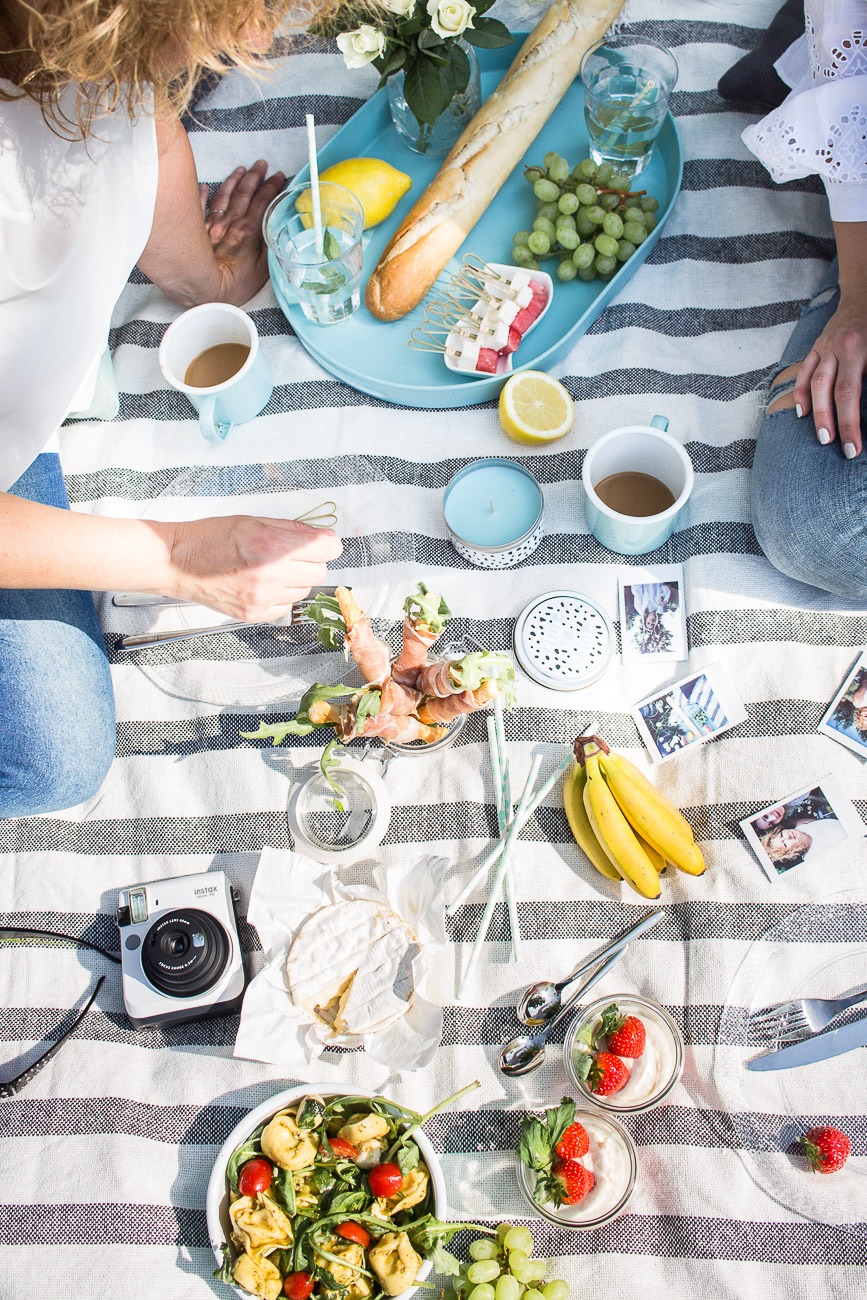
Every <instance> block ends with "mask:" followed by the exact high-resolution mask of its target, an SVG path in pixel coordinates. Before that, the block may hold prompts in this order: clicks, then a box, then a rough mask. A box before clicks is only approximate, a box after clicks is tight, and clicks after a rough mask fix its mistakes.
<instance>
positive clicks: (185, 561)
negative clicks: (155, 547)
mask: <svg viewBox="0 0 867 1300" xmlns="http://www.w3.org/2000/svg"><path fill="white" fill-rule="evenodd" d="M173 528H174V532H173V536H172V539H171V548H170V565H171V569H172V572H173V574H174V578H175V582H174V588H173V590H172V591H170V592H168V591H164V592H163V594H165V595H174V596H181V597H183V599H185V600H192V601H195V603H196V604H200V605H207V606H208V607H209V608H210V609H217V610H220V611H221V612H222V613H224V614H229V615H230V616H231V617H232V618H237V619H243V620H244V621H245V622H248V623H258V622H261V623H268V622H272V621H274V620H275V619H278V618H281V617H282V616H283V615H284V614H287V613H288V611H289V609H290V608H291V606H292V605H293V604H294V603H295V601H297V600H300V599H301V598H302V597H303V596H306V595H307V593H308V591H309V590H310V588H311V587H319V586H323V585H324V584H325V583H327V581H328V572H327V570H326V568H325V566H326V564H327V562H328V561H329V560H336V559H337V557H338V556H339V555H340V552H341V551H342V550H343V547H342V545H341V542H340V539H339V538H338V537H337V536H336V534H335V533H334V532H332V530H331V529H330V528H311V527H310V526H309V524H299V523H295V521H294V520H291V519H262V518H257V517H256V516H253V515H232V516H228V517H227V518H222V519H197V520H194V521H192V522H190V523H178V524H175V525H173Z"/></svg>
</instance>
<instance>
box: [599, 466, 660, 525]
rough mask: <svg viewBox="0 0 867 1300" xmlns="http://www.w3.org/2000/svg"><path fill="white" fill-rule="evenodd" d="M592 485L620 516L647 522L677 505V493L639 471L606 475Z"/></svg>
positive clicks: (602, 499)
mask: <svg viewBox="0 0 867 1300" xmlns="http://www.w3.org/2000/svg"><path fill="white" fill-rule="evenodd" d="M593 486H594V488H595V489H596V495H597V496H598V497H599V499H600V501H604V502H605V504H606V505H607V506H610V507H611V509H612V510H616V511H617V513H618V514H621V515H632V516H634V517H635V518H642V519H644V518H647V516H648V515H658V514H660V513H661V512H662V511H663V510H667V509H668V508H669V506H673V505H674V493H673V492H672V490H671V488H670V487H668V485H667V484H666V483H663V482H662V481H661V479H658V478H654V476H653V475H652V474H642V473H640V472H639V471H637V470H621V471H620V472H619V473H617V474H607V475H606V477H605V478H603V479H600V480H599V482H598V483H594V484H593Z"/></svg>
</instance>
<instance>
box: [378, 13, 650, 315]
mask: <svg viewBox="0 0 867 1300" xmlns="http://www.w3.org/2000/svg"><path fill="white" fill-rule="evenodd" d="M623 3H624V0H555V3H554V4H553V5H552V6H551V8H550V9H549V10H548V11H547V12H546V13H545V14H544V16H543V17H542V18H541V19H540V21H539V22H538V23H537V25H536V27H535V28H534V29H533V31H532V32H531V33H530V35H529V36H528V37H527V39H526V41H525V42H524V44H523V45H522V46H521V49H520V50H519V51H518V54H517V56H516V57H515V60H514V62H513V63H512V65H511V67H510V68H509V70H508V72H507V73H506V75H505V77H504V78H503V80H502V81H501V82H500V85H499V86H498V87H497V89H496V90H495V91H494V93H493V94H492V95H491V96H490V97H489V98H488V99H487V100H486V101H485V103H484V104H483V105H482V107H481V108H480V109H479V111H478V113H476V115H475V117H474V118H473V120H472V121H471V122H470V123H469V125H468V126H467V127H466V128H465V130H464V132H463V134H462V135H461V136H460V138H459V140H458V141H457V143H456V144H455V146H454V148H453V149H452V150H451V152H450V153H449V155H448V157H447V158H446V160H445V162H444V163H443V165H442V167H441V168H440V170H439V171H438V172H437V175H436V176H435V177H434V179H433V181H432V182H431V184H430V185H429V186H428V187H427V189H426V190H425V192H424V193H423V194H422V196H421V198H419V199H418V201H417V202H416V204H415V205H414V207H413V208H412V210H411V211H410V212H409V213H408V214H407V216H406V217H405V218H404V220H403V221H402V222H401V224H400V225H399V226H398V228H397V230H396V231H395V233H394V235H393V236H392V238H391V239H390V240H389V243H388V245H387V247H386V248H385V251H384V252H383V254H382V256H381V257H380V259H379V261H378V263H377V264H376V266H375V268H374V270H373V272H372V274H371V276H370V278H369V280H368V282H367V288H366V290H365V303H366V305H367V309H368V311H370V312H371V314H372V315H374V316H376V317H377V318H378V319H379V320H385V321H391V320H399V319H400V318H401V316H405V315H406V314H407V312H409V311H412V309H413V307H415V306H416V305H417V304H418V303H419V302H421V300H422V298H423V297H424V296H425V294H426V293H427V291H428V289H429V288H430V287H431V285H432V284H433V282H434V280H435V279H436V278H437V276H438V275H439V273H440V271H441V270H442V269H443V267H444V266H445V264H446V262H447V261H448V260H449V258H450V257H451V256H452V255H453V253H455V252H456V251H457V250H458V248H460V246H461V244H462V243H463V242H464V240H465V239H466V237H467V235H468V234H469V233H470V231H471V230H472V228H473V226H474V225H475V224H476V222H477V221H478V220H479V218H480V217H481V215H482V213H483V212H484V211H485V209H486V208H487V207H488V205H489V204H490V202H491V200H492V199H493V198H494V195H495V194H496V193H497V191H498V190H499V189H500V187H501V186H502V185H503V184H504V182H505V181H506V180H507V178H508V176H509V175H510V173H511V172H512V170H513V169H514V168H515V167H516V166H517V164H518V163H519V162H520V161H521V159H522V158H523V156H524V154H525V153H526V151H527V149H528V148H529V147H530V145H531V144H532V143H533V141H534V140H535V138H536V136H537V135H538V134H539V132H540V131H541V129H542V127H543V126H544V125H545V123H546V122H547V120H548V118H549V117H550V116H551V114H552V113H553V111H554V109H555V108H556V107H557V105H558V104H559V102H560V100H561V99H562V98H563V96H564V95H565V93H566V91H567V90H568V88H569V86H570V85H571V83H572V82H573V81H574V80H575V77H576V76H577V75H578V70H579V67H580V64H581V59H582V58H583V56H584V53H585V51H586V50H588V49H589V48H590V46H591V45H594V44H595V43H596V42H597V41H599V40H601V38H602V37H603V36H604V35H605V32H606V31H607V29H608V27H609V26H610V25H611V23H612V22H613V21H614V19H615V18H616V16H617V14H618V13H619V11H620V9H621V8H622V7H623Z"/></svg>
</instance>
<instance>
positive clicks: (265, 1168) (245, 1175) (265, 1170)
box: [238, 1156, 274, 1196]
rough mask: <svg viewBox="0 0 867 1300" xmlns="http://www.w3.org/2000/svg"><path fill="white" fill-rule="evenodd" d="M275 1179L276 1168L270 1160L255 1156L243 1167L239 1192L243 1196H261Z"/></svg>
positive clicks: (239, 1177) (239, 1175)
mask: <svg viewBox="0 0 867 1300" xmlns="http://www.w3.org/2000/svg"><path fill="white" fill-rule="evenodd" d="M273 1177H274V1166H273V1165H272V1164H271V1162H270V1160H266V1159H265V1158H264V1157H263V1156H254V1157H253V1159H252V1160H248V1161H247V1163H246V1164H244V1165H241V1172H240V1173H239V1174H238V1191H239V1192H240V1193H241V1195H242V1196H261V1194H262V1192H267V1190H268V1188H269V1187H270V1186H271V1179H272V1178H273Z"/></svg>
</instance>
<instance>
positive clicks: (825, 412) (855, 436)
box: [794, 221, 867, 459]
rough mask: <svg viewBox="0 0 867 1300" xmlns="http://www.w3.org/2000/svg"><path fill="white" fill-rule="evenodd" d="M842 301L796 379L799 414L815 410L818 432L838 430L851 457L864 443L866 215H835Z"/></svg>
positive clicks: (821, 435) (826, 439)
mask: <svg viewBox="0 0 867 1300" xmlns="http://www.w3.org/2000/svg"><path fill="white" fill-rule="evenodd" d="M834 237H835V239H836V241H837V258H838V261H839V267H840V276H839V279H840V303H839V305H838V307H837V310H836V312H835V313H834V315H833V316H832V317H831V319H830V320H829V322H828V324H827V325H826V326H825V329H824V330H823V331H822V333H821V334H820V335H819V337H818V339H817V340H816V342H815V344H814V346H813V348H812V351H810V352H809V353H808V354H807V356H806V357H805V358H804V360H803V362H802V363H801V367H800V369H799V371H798V381H797V383H796V385H795V394H794V396H795V402H796V404H797V407H798V409H799V414H801V415H809V413H810V412H811V411H812V413H813V420H814V422H815V425H816V436H817V437H818V439H819V441H820V442H821V443H831V442H833V441H834V438H835V437H836V435H837V433H838V432H839V434H840V440H841V442H842V444H843V452H844V455H846V456H847V457H848V458H849V459H851V458H852V457H853V456H858V455H859V454H860V452H861V447H862V429H861V393H862V389H863V384H864V376H865V373H867V221H835V222H834Z"/></svg>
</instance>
